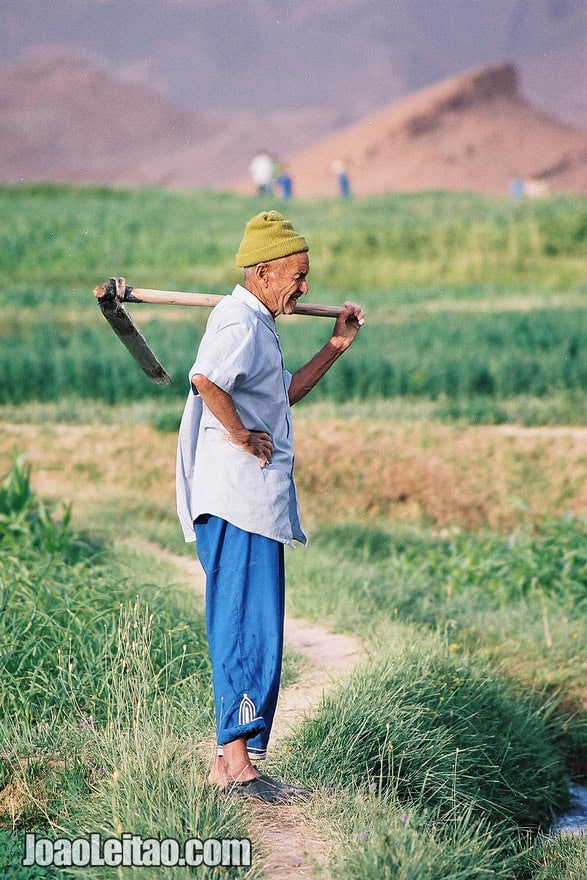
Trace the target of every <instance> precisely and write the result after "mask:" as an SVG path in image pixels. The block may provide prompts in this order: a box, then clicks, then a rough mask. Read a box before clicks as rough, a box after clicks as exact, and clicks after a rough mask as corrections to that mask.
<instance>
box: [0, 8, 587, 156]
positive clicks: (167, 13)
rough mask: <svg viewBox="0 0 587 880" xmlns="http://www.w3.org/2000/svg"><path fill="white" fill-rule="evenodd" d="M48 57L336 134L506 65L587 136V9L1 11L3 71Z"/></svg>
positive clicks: (535, 96) (540, 102) (529, 91)
mask: <svg viewBox="0 0 587 880" xmlns="http://www.w3.org/2000/svg"><path fill="white" fill-rule="evenodd" d="M40 49H42V50H44V51H46V50H54V49H57V50H60V51H63V50H67V51H68V52H69V53H75V56H76V57H77V58H78V60H80V62H82V63H83V64H84V65H86V64H89V65H94V66H95V65H102V66H103V67H104V69H106V70H108V71H109V72H111V73H112V74H113V75H115V76H117V77H122V78H124V79H126V81H128V82H131V83H134V84H142V85H144V86H145V87H147V88H149V89H150V90H156V91H159V92H160V93H163V94H165V95H166V96H168V97H169V98H170V99H172V100H174V101H175V102H176V103H179V104H182V105H185V106H186V107H187V108H189V109H190V110H191V112H193V113H196V114H198V115H199V114H200V113H204V112H209V111H213V110H220V111H225V110H230V111H231V112H241V111H243V110H246V111H247V112H252V113H254V114H257V115H264V114H267V113H271V112H277V111H281V112H284V111H285V112H290V111H292V110H296V111H306V110H308V109H313V110H316V109H318V110H321V111H324V112H326V113H327V114H328V116H329V117H332V118H334V119H336V120H337V121H338V122H341V123H349V122H351V121H354V120H358V119H361V118H363V117H364V116H365V115H366V114H367V113H370V112H372V111H374V110H375V109H378V108H381V107H386V106H388V105H389V104H390V103H392V102H394V101H396V100H398V99H399V98H401V97H403V96H405V95H407V94H410V93H412V92H414V91H416V90H418V89H420V88H422V87H425V86H428V85H431V84H433V83H435V82H438V81H439V80H442V79H444V78H446V77H449V76H453V75H455V74H458V73H460V72H462V71H464V70H467V69H470V68H473V67H478V66H481V65H485V64H488V63H493V62H496V61H501V60H504V59H505V60H509V61H512V62H515V63H516V65H517V66H518V69H519V70H520V76H521V84H522V88H523V90H524V93H525V94H526V95H527V96H528V98H529V99H530V100H531V101H532V103H533V104H535V105H536V106H538V107H541V108H542V109H545V110H547V111H548V112H551V113H554V114H555V115H557V116H559V117H562V118H565V119H567V120H568V121H571V122H572V123H574V124H582V125H584V126H586V127H587V86H586V81H587V75H586V74H587V61H586V58H587V4H586V3H585V0H532V3H528V2H527V0H483V3H471V2H470V0H450V2H434V3H431V2H430V0H394V2H393V3H389V0H298V2H296V3H291V0H190V2H185V0H168V2H166V3H159V2H155V0H99V2H98V0H76V2H72V0H52V2H51V4H50V9H49V10H47V9H43V5H41V6H39V4H38V3H37V2H34V3H33V2H32V0H4V2H3V4H2V8H1V9H0V51H1V53H2V54H1V56H0V57H1V58H2V59H3V63H10V62H14V61H16V60H17V58H18V57H19V55H22V53H24V52H27V51H30V50H40ZM270 134H271V132H270V131H269V132H268V136H269V135H270ZM310 142H311V140H308V141H307V143H308V144H309V143H310ZM260 146H261V145H260ZM280 149H281V147H280ZM292 149H293V148H292ZM288 152H291V150H288Z"/></svg>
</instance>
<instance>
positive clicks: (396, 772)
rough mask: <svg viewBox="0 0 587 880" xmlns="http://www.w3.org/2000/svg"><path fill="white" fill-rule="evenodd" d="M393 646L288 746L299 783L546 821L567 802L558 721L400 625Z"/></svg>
mask: <svg viewBox="0 0 587 880" xmlns="http://www.w3.org/2000/svg"><path fill="white" fill-rule="evenodd" d="M388 637H389V639H390V647H389V648H388V649H387V650H384V649H382V648H381V647H380V648H379V650H378V652H377V659H373V660H371V661H370V662H369V663H368V664H367V665H366V666H365V667H364V668H363V669H362V670H359V671H357V672H356V673H355V674H354V675H353V677H352V679H351V681H350V682H349V684H347V685H345V687H344V688H342V689H339V691H338V692H337V693H335V694H333V695H331V696H329V697H327V698H326V699H325V700H324V702H323V704H322V706H321V708H320V710H319V711H318V713H317V714H316V716H315V717H314V718H313V719H311V720H308V721H305V722H304V723H303V724H302V725H300V726H299V727H298V729H297V731H296V733H295V734H294V735H293V737H292V738H291V740H290V744H289V749H290V752H289V758H288V761H287V767H288V769H289V771H290V773H293V775H294V776H295V777H301V778H303V779H305V780H306V781H307V782H308V783H311V784H314V785H316V784H319V785H325V786H334V785H342V786H346V787H350V788H352V789H353V790H355V791H357V790H358V791H362V792H363V793H366V792H367V791H368V790H369V786H370V785H371V786H374V787H375V789H376V790H377V791H380V792H381V793H385V794H393V796H394V797H395V798H396V799H397V800H398V801H399V802H400V803H402V804H404V805H408V804H416V805H418V807H419V808H426V809H429V810H437V811H439V814H440V813H441V814H448V813H449V812H450V810H451V809H454V810H455V811H457V810H461V811H463V810H465V807H466V806H468V807H469V808H471V810H473V813H475V812H476V813H477V818H483V817H485V818H489V819H491V820H492V821H493V822H496V821H500V820H506V819H509V820H511V821H515V822H517V823H518V824H519V825H521V826H540V825H543V824H544V823H545V822H548V820H549V819H550V817H551V816H552V814H553V813H554V812H555V811H556V810H557V809H559V808H560V807H562V806H563V805H565V803H566V799H567V795H566V786H565V782H564V768H563V765H562V762H561V760H560V756H559V755H558V753H557V751H556V749H555V747H554V745H553V742H552V736H551V732H550V730H549V728H548V725H547V724H546V723H545V722H544V720H543V719H542V718H541V714H540V712H539V711H538V710H537V709H536V707H535V706H533V705H532V703H531V701H530V700H528V699H526V700H524V699H522V698H521V697H520V696H519V695H515V694H514V693H513V692H512V691H511V689H510V688H509V687H508V685H507V684H506V683H505V682H504V681H503V680H501V679H496V678H495V676H494V673H493V672H492V670H491V669H490V668H488V667H487V666H486V664H485V663H484V662H480V661H474V660H472V659H467V658H466V657H463V656H459V657H455V656H454V655H453V654H451V652H450V650H449V649H448V646H447V645H446V644H442V641H441V640H439V639H436V640H435V639H433V638H432V637H431V636H430V634H429V633H427V632H421V633H419V634H418V633H416V632H415V631H413V630H412V629H409V630H406V629H403V628H402V627H400V626H398V627H397V628H396V629H395V631H394V630H392V631H391V632H390V633H388Z"/></svg>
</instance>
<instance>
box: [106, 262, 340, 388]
mask: <svg viewBox="0 0 587 880" xmlns="http://www.w3.org/2000/svg"><path fill="white" fill-rule="evenodd" d="M94 296H95V297H96V299H97V300H98V305H99V306H100V309H101V311H102V314H103V315H104V317H105V318H106V320H107V321H108V323H109V324H110V326H111V327H112V329H113V330H114V332H115V333H116V335H117V336H118V337H119V339H120V340H121V341H122V342H123V343H124V345H126V347H127V348H128V350H129V351H130V353H131V354H132V356H133V357H134V359H135V360H136V361H137V362H138V364H139V365H140V367H141V369H142V370H143V372H144V373H145V375H147V376H148V377H149V379H151V380H152V381H153V382H155V384H156V385H171V381H172V380H171V376H170V375H169V374H168V372H167V371H166V370H165V368H164V367H163V365H162V364H161V363H160V361H159V360H158V359H157V357H156V356H155V355H154V354H153V352H152V351H151V349H150V348H149V345H148V344H147V340H146V339H145V337H144V336H143V334H142V333H141V331H140V330H139V328H138V327H137V326H136V324H135V323H134V321H133V320H132V318H131V317H130V315H129V314H128V312H127V310H126V309H125V308H124V305H123V304H124V303H164V304H166V305H171V306H205V307H207V308H212V307H213V306H215V305H217V304H218V303H219V302H220V300H221V299H223V296H222V295H218V294H213V293H184V292H183V291H176V290H147V289H144V288H141V287H128V286H127V284H126V279H125V278H111V279H110V281H107V282H104V283H102V284H97V285H96V287H94ZM341 312H342V308H341V307H340V306H317V305H310V303H297V305H296V307H295V311H294V314H295V315H316V316H318V317H321V318H336V317H338V315H340V313H341Z"/></svg>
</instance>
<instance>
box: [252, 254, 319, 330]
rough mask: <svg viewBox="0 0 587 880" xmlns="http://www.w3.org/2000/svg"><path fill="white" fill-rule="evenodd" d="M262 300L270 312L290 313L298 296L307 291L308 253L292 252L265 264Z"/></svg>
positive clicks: (278, 313)
mask: <svg viewBox="0 0 587 880" xmlns="http://www.w3.org/2000/svg"><path fill="white" fill-rule="evenodd" d="M265 265H266V267H267V271H266V275H265V279H264V280H265V287H264V290H263V301H264V303H265V305H266V306H267V308H268V309H269V311H270V312H271V314H272V315H273V316H274V317H275V316H277V315H291V313H292V312H293V310H294V309H295V307H296V302H297V301H298V299H299V298H300V296H305V294H306V293H307V292H308V283H307V281H306V276H307V274H308V272H309V271H310V261H309V259H308V254H307V253H305V254H292V255H291V256H290V257H282V259H280V260H271V262H269V263H266V264H265Z"/></svg>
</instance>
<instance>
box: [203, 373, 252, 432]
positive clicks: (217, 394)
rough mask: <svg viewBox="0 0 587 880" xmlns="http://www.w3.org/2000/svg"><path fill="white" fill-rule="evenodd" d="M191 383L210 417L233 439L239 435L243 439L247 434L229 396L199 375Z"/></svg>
mask: <svg viewBox="0 0 587 880" xmlns="http://www.w3.org/2000/svg"><path fill="white" fill-rule="evenodd" d="M192 382H193V385H194V387H195V388H196V390H197V392H198V394H199V395H200V397H201V398H202V400H203V401H204V403H205V404H206V406H207V407H208V409H209V410H210V412H211V413H212V415H213V416H215V417H216V418H217V419H218V421H219V422H220V424H221V425H222V426H223V427H224V428H226V432H227V433H228V434H230V435H231V436H234V437H238V436H239V435H240V436H241V437H243V436H244V434H246V433H248V431H247V429H246V428H245V426H244V425H243V423H242V421H241V418H240V416H239V414H238V413H237V411H236V407H235V405H234V403H233V400H232V397H231V396H230V394H228V393H227V392H226V391H223V389H222V388H219V387H218V385H215V384H214V382H211V381H210V380H209V379H207V378H206V377H205V376H201V375H199V374H196V375H195V376H194V378H193V379H192Z"/></svg>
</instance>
